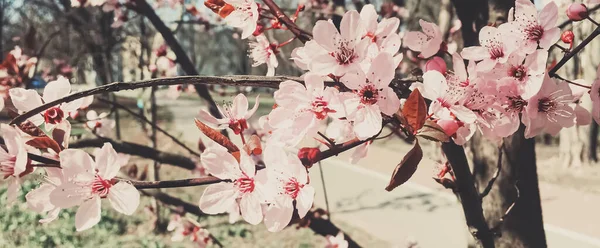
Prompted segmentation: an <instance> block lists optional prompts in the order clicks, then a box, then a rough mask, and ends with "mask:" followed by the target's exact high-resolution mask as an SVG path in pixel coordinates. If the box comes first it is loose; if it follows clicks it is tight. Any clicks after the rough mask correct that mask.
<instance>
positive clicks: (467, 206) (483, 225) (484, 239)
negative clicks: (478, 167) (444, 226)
mask: <svg viewBox="0 0 600 248" xmlns="http://www.w3.org/2000/svg"><path fill="white" fill-rule="evenodd" d="M442 150H443V151H444V153H445V154H446V158H447V159H448V162H450V166H452V171H454V176H455V177H456V191H457V193H458V198H459V200H460V202H461V205H462V207H463V212H464V213H465V218H466V220H467V226H468V227H469V231H470V232H471V233H472V234H473V237H475V238H476V239H477V240H479V241H480V242H481V245H482V246H483V247H484V248H493V247H495V244H494V235H493V233H492V232H491V230H490V228H489V226H488V225H487V222H486V220H485V217H484V215H483V208H482V206H481V198H480V197H479V192H477V189H476V188H475V180H474V179H473V174H471V171H470V169H469V162H468V161H467V156H466V155H465V151H464V149H463V147H462V146H459V145H457V144H455V143H454V142H452V141H450V142H446V143H442Z"/></svg>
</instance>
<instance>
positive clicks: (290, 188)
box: [283, 177, 302, 199]
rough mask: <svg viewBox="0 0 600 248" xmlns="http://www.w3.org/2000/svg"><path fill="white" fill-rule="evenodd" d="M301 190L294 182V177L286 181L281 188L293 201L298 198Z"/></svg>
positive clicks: (296, 182)
mask: <svg viewBox="0 0 600 248" xmlns="http://www.w3.org/2000/svg"><path fill="white" fill-rule="evenodd" d="M301 188H302V185H300V183H299V182H298V180H296V178H294V177H292V178H290V180H289V181H287V182H286V183H285V185H284V186H283V189H284V191H285V193H286V194H288V195H289V196H291V197H292V198H293V199H296V197H298V193H299V192H300V189H301Z"/></svg>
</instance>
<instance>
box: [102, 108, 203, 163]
mask: <svg viewBox="0 0 600 248" xmlns="http://www.w3.org/2000/svg"><path fill="white" fill-rule="evenodd" d="M98 100H99V101H101V102H104V103H108V104H111V105H113V106H115V107H117V108H119V109H122V110H125V112H127V113H129V114H130V115H131V116H133V117H135V118H138V119H140V120H141V121H143V122H145V123H147V124H149V125H150V126H152V127H153V128H156V130H158V131H159V132H161V133H163V134H164V135H166V136H167V137H169V138H170V139H171V140H173V142H175V143H176V144H177V145H179V146H181V147H182V148H184V149H185V150H187V151H188V152H189V153H191V154H193V155H196V156H198V157H200V153H198V152H196V151H194V150H192V149H191V148H189V147H188V146H187V145H185V144H184V143H183V142H181V141H180V140H179V139H177V138H175V136H173V135H171V134H170V133H169V132H167V131H166V130H164V129H162V128H161V127H159V126H158V125H155V124H154V123H152V121H150V120H148V118H146V117H145V116H143V115H140V114H138V113H135V112H133V110H131V109H129V108H127V107H125V106H123V105H122V104H120V103H117V102H113V101H108V100H106V99H104V98H98Z"/></svg>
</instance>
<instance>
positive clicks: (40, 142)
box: [26, 136, 61, 154]
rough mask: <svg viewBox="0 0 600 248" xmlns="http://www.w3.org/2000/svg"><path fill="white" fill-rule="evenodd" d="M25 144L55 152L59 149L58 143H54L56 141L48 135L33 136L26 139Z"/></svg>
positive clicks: (58, 151)
mask: <svg viewBox="0 0 600 248" xmlns="http://www.w3.org/2000/svg"><path fill="white" fill-rule="evenodd" d="M26 144H28V145H30V146H33V147H35V148H38V149H52V150H54V151H55V152H56V153H57V154H58V153H60V151H61V149H60V146H59V145H58V143H56V141H54V140H53V139H51V138H49V137H48V136H43V137H35V138H33V139H31V140H29V141H27V142H26Z"/></svg>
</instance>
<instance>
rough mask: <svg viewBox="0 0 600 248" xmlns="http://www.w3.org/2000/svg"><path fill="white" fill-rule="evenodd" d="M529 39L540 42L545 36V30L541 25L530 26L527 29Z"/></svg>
mask: <svg viewBox="0 0 600 248" xmlns="http://www.w3.org/2000/svg"><path fill="white" fill-rule="evenodd" d="M525 34H527V39H529V40H533V41H539V40H540V39H542V36H543V35H544V28H543V27H542V26H541V25H535V26H529V27H527V28H526V29H525Z"/></svg>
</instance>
